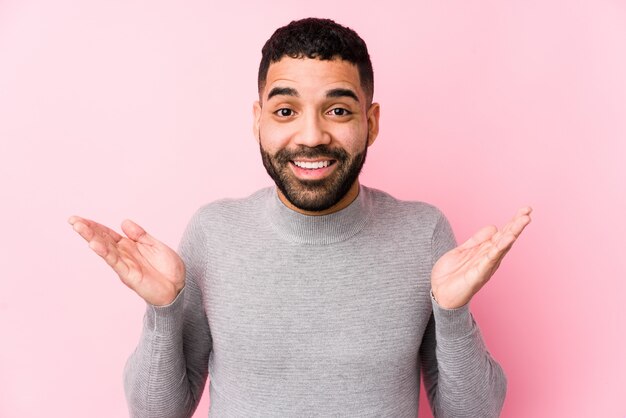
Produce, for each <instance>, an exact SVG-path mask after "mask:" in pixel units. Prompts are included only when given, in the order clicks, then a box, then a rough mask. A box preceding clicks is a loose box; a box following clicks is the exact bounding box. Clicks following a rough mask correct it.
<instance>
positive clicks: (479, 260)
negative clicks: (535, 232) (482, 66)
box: [431, 207, 532, 309]
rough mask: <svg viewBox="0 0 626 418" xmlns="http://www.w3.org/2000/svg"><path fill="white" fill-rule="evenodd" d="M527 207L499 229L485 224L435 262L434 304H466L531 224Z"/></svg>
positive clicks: (448, 305) (432, 277) (433, 279)
mask: <svg viewBox="0 0 626 418" xmlns="http://www.w3.org/2000/svg"><path fill="white" fill-rule="evenodd" d="M531 211H532V209H531V208H529V207H526V208H522V209H520V210H519V211H518V212H517V214H516V215H515V217H514V218H513V219H512V220H511V221H510V222H509V223H508V224H507V225H506V226H504V228H502V229H501V230H498V229H497V228H496V227H495V226H487V227H485V228H482V229H481V230H479V231H478V232H477V233H476V234H474V235H473V236H472V237H471V238H470V239H469V240H467V241H466V242H464V243H463V244H461V245H459V246H458V247H456V248H454V249H453V250H451V251H448V252H447V253H445V254H444V255H443V256H442V257H441V258H440V259H439V260H438V261H437V262H436V263H435V265H434V267H433V270H432V273H431V286H432V289H433V295H434V296H435V299H436V300H437V303H438V304H439V305H440V306H442V307H444V308H447V309H454V308H458V307H461V306H463V305H465V304H467V303H468V302H469V301H470V300H471V298H472V296H474V294H476V292H478V291H479V290H480V289H481V288H482V287H483V285H484V284H485V283H487V281H489V279H490V278H491V276H492V275H493V274H494V272H495V271H496V270H497V269H498V266H500V263H501V262H502V259H503V258H504V256H505V255H506V253H507V252H508V251H509V250H510V249H511V246H512V245H513V243H514V242H515V240H516V239H517V237H519V235H520V234H521V233H522V231H523V230H524V228H525V227H526V225H528V224H529V223H530V213H531Z"/></svg>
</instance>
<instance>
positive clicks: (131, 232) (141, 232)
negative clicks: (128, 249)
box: [122, 219, 158, 245]
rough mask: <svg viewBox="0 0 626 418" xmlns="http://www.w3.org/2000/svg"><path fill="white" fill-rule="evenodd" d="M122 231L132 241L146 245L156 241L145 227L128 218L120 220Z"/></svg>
mask: <svg viewBox="0 0 626 418" xmlns="http://www.w3.org/2000/svg"><path fill="white" fill-rule="evenodd" d="M122 231H124V233H125V234H126V236H128V238H130V239H132V240H133V241H137V242H140V243H142V244H146V245H154V244H156V243H158V241H157V240H156V239H155V238H154V237H152V235H150V234H148V233H147V232H146V231H145V229H143V228H142V227H141V226H139V225H138V224H136V223H135V222H133V221H131V220H130V219H126V220H124V221H123V222H122Z"/></svg>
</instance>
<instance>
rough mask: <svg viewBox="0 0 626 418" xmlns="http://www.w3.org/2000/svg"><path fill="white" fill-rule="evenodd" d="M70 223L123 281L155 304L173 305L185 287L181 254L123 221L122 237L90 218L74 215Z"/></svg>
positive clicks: (137, 227)
mask: <svg viewBox="0 0 626 418" xmlns="http://www.w3.org/2000/svg"><path fill="white" fill-rule="evenodd" d="M68 221H69V223H70V224H71V225H72V226H73V228H74V230H75V231H76V232H78V234H79V235H80V236H81V237H83V238H84V239H85V240H86V241H87V242H88V243H89V247H90V248H91V249H92V250H93V251H94V252H95V253H96V254H98V255H99V256H100V257H102V258H103V259H104V261H106V263H107V264H108V265H109V266H111V268H113V270H114V271H115V272H116V273H117V274H118V276H119V277H120V279H121V280H122V282H123V283H124V284H125V285H126V286H128V287H130V288H131V289H132V290H134V291H135V292H136V293H137V294H138V295H139V296H141V297H142V298H143V299H144V300H145V301H146V302H148V303H150V304H152V305H161V306H162V305H167V304H169V303H171V302H172V301H173V300H174V299H175V298H176V295H178V293H179V292H180V290H181V289H182V288H183V287H184V284H185V267H184V264H183V261H182V260H181V259H180V257H179V256H178V254H176V252H175V251H174V250H172V249H171V248H169V247H168V246H167V245H165V244H163V243H162V242H160V241H158V240H156V239H155V238H153V237H152V236H151V235H149V234H148V233H147V232H146V231H145V230H144V229H143V228H141V227H140V226H139V225H137V224H136V223H134V222H132V221H130V220H125V221H124V222H122V231H123V232H124V234H126V236H122V235H120V234H118V233H117V232H115V231H113V230H112V229H110V228H108V227H106V226H104V225H101V224H99V223H97V222H94V221H91V220H89V219H84V218H80V217H78V216H72V217H71V218H70V219H69V220H68Z"/></svg>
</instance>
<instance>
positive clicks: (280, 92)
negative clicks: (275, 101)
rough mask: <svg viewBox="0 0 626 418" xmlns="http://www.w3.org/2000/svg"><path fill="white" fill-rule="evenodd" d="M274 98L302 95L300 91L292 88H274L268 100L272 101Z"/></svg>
mask: <svg viewBox="0 0 626 418" xmlns="http://www.w3.org/2000/svg"><path fill="white" fill-rule="evenodd" d="M274 96H294V97H300V95H299V94H298V90H296V89H294V88H291V87H274V88H273V89H271V90H270V92H269V94H268V95H267V100H269V99H271V98H272V97H274Z"/></svg>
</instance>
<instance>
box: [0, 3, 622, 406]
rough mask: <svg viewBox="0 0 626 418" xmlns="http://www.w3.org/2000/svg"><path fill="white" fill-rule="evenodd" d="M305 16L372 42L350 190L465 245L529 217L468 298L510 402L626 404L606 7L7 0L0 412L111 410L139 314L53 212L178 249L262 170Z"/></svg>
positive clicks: (616, 128) (618, 97)
mask: <svg viewBox="0 0 626 418" xmlns="http://www.w3.org/2000/svg"><path fill="white" fill-rule="evenodd" d="M302 3H305V2H302ZM306 16H322V17H331V18H334V19H336V20H338V21H339V22H342V23H344V24H346V25H348V26H351V27H353V28H354V29H356V30H357V31H358V32H359V33H360V34H361V35H362V36H363V37H364V39H365V40H366V41H367V42H368V45H369V48H370V53H371V56H372V59H373V62H374V68H375V71H376V93H375V98H376V100H377V101H378V102H380V103H381V106H382V111H381V113H382V115H381V134H380V136H379V138H378V140H377V142H376V144H375V145H374V147H373V148H372V149H371V150H370V154H369V156H368V158H369V160H368V163H367V164H366V166H365V170H364V174H363V176H362V181H363V183H364V184H366V185H369V186H373V187H377V188H381V189H384V190H387V191H389V192H390V193H392V194H394V195H395V196H397V197H400V198H406V199H419V200H425V201H428V202H431V203H434V204H436V205H438V206H439V207H440V208H442V209H443V210H444V212H446V213H447V215H448V216H449V218H450V220H451V222H452V224H453V226H454V228H455V230H456V233H457V236H458V238H459V239H465V238H467V237H468V236H469V235H470V234H471V233H472V232H473V231H474V230H475V229H477V228H479V227H481V226H483V225H485V224H488V223H497V224H502V223H503V222H504V221H506V220H507V219H508V218H509V217H510V216H511V215H512V214H513V213H514V211H515V210H516V208H517V207H518V206H521V205H525V204H531V205H532V206H533V207H534V209H535V213H534V221H533V223H532V224H531V225H530V227H529V228H528V229H527V231H526V233H525V234H524V236H522V238H521V239H520V241H519V242H518V244H517V245H516V247H515V248H514V250H513V251H512V252H511V253H510V254H509V256H508V258H507V260H506V261H505V262H504V264H503V265H502V266H501V269H500V270H499V272H498V273H497V275H496V277H494V279H493V281H492V282H491V283H490V284H489V285H488V287H487V288H485V289H484V290H483V291H482V292H481V293H480V294H479V295H478V296H477V297H476V298H475V300H474V302H473V311H474V314H475V316H476V318H477V320H478V321H479V324H480V326H481V328H482V330H483V334H484V337H485V339H486V340H487V343H488V346H489V348H490V350H491V352H492V354H493V355H494V356H495V357H496V358H497V359H498V360H499V361H500V362H501V363H502V365H503V366H504V368H505V370H506V372H507V374H508V378H509V392H508V397H507V401H506V404H505V408H504V413H503V416H505V417H624V416H625V415H626V401H624V395H625V392H626V355H625V354H624V350H625V349H626V336H625V319H626V318H625V315H624V312H625V308H624V302H625V300H624V299H625V297H624V294H625V293H626V284H625V279H626V262H625V259H626V255H625V254H624V249H625V248H624V244H623V243H624V237H625V236H626V221H625V219H626V193H625V190H626V188H625V187H624V183H625V180H626V169H625V168H624V160H625V159H626V158H625V157H626V145H625V143H626V141H625V140H626V4H625V3H624V2H623V1H617V0H615V1H608V0H607V1H598V0H596V1H570V0H563V1H524V2H518V1H502V2H496V1H483V2H467V1H444V2H439V1H419V2H413V1H411V2H410V1H405V2H399V1H390V0H387V1H382V2H376V4H374V5H371V4H368V3H367V2H363V1H352V0H348V1H336V0H333V1H316V2H307V3H306V4H302V5H301V4H299V2H295V1H277V0H275V1H264V2H248V3H245V2H242V1H227V2H210V1H185V2H175V1H173V0H159V1H139V0H136V1H128V0H123V1H122V0H115V1H113V0H106V1H105V0H101V1H82V0H57V1H54V2H52V1H44V0H40V1H36V0H0V195H1V199H2V206H1V207H2V209H1V210H2V212H1V213H2V216H1V217H0V231H1V234H2V241H1V244H0V245H1V246H2V247H1V249H0V271H1V273H0V330H1V332H2V337H1V338H2V340H1V346H0V416H1V417H41V416H53V417H84V416H90V417H114V416H115V417H116V416H125V415H126V414H127V412H126V406H125V401H124V395H123V390H122V378H121V375H122V369H123V365H124V362H125V361H126V358H127V356H128V355H129V354H130V352H131V351H132V350H133V349H134V346H135V343H136V341H137V338H138V334H139V331H140V327H141V321H142V315H143V310H144V305H143V303H142V302H141V300H139V299H138V297H136V296H135V295H134V294H133V293H132V292H131V291H129V290H128V289H126V288H125V287H124V286H123V285H122V284H120V283H119V282H118V281H117V278H116V276H115V275H114V274H113V273H112V272H111V271H109V269H108V267H107V266H106V265H105V264H104V263H103V262H101V261H100V260H99V259H98V258H97V257H96V256H95V255H94V254H92V253H90V251H89V250H88V248H87V247H86V246H85V243H84V242H83V241H82V240H81V239H80V238H79V237H78V236H76V235H75V234H74V232H73V231H72V230H71V228H70V227H69V226H68V225H67V224H66V218H67V217H68V216H69V215H71V214H75V213H76V214H81V215H84V216H89V217H93V218H95V219H98V220H100V221H102V222H104V223H107V224H109V225H113V226H117V225H119V223H120V221H121V220H122V219H124V218H125V217H130V218H133V219H135V220H137V221H138V222H140V223H141V224H143V225H144V226H145V227H146V228H147V229H148V230H149V231H150V232H152V233H153V234H154V235H155V236H157V237H159V238H161V239H162V240H163V241H165V242H166V243H168V244H170V245H171V246H174V247H175V246H176V245H177V243H178V240H179V238H180V235H181V233H182V230H183V228H184V226H185V224H186V223H187V221H188V219H189V217H190V216H191V214H192V213H193V212H194V211H195V210H196V209H197V208H198V207H199V206H200V205H201V204H203V203H206V202H209V201H211V200H214V199H218V198H221V197H237V196H245V195H248V194H250V193H251V192H253V191H254V190H256V189H258V188H259V187H261V186H265V185H268V184H270V180H269V178H268V177H267V176H266V174H265V172H264V169H263V167H262V165H261V162H260V158H259V156H258V150H257V145H256V142H255V141H254V138H253V136H252V133H251V109H252V105H251V104H252V101H253V100H254V99H255V94H256V82H255V80H256V70H257V65H258V61H259V58H260V49H261V46H262V44H263V42H264V41H265V39H267V37H268V36H269V35H270V34H271V33H272V32H273V30H274V29H275V28H276V27H278V26H280V25H283V24H286V23H288V22H289V21H290V20H292V19H295V18H301V17H306ZM207 409H208V399H206V397H205V399H203V401H202V405H201V406H200V408H199V412H198V413H197V414H196V416H206V414H207ZM421 416H423V417H428V416H430V413H429V412H427V407H426V404H425V403H423V405H422V415H421Z"/></svg>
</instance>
